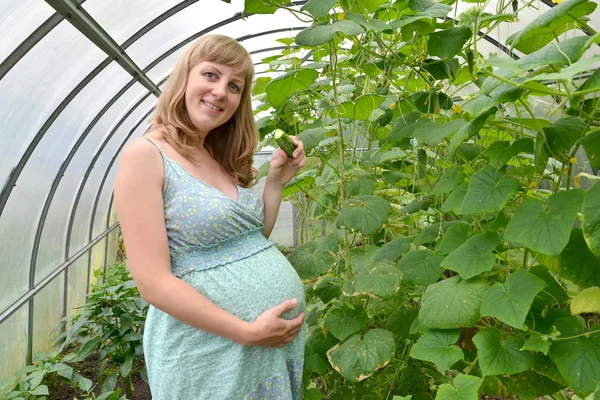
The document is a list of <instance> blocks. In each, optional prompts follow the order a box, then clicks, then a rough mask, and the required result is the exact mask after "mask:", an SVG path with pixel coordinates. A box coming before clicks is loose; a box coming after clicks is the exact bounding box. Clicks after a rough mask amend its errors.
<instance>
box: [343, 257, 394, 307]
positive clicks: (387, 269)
mask: <svg viewBox="0 0 600 400" xmlns="http://www.w3.org/2000/svg"><path fill="white" fill-rule="evenodd" d="M401 282H402V272H400V270H399V269H398V268H396V267H392V266H389V265H387V264H386V263H376V264H375V265H374V266H373V267H372V268H369V270H367V271H364V272H359V273H357V274H356V275H354V277H353V278H352V279H351V280H350V281H348V282H346V284H344V286H343V291H344V294H345V295H347V296H361V295H366V296H371V297H374V298H377V299H390V298H392V297H393V296H394V295H395V294H396V292H397V291H398V289H400V283H401Z"/></svg>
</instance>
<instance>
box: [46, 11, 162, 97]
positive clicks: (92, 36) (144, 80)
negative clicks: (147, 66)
mask: <svg viewBox="0 0 600 400" xmlns="http://www.w3.org/2000/svg"><path fill="white" fill-rule="evenodd" d="M46 3H48V4H49V5H50V6H52V7H53V8H54V9H55V10H56V11H58V12H59V13H60V14H61V15H62V16H63V17H65V19H66V20H68V21H69V22H70V23H71V25H73V26H74V27H75V28H76V29H77V30H78V31H79V32H81V33H83V34H84V35H85V36H86V37H87V38H88V39H89V40H91V41H92V43H94V44H95V45H96V46H97V47H98V48H99V49H100V50H102V51H104V52H105V53H106V54H107V55H108V56H109V57H110V58H111V59H112V60H115V61H116V62H117V63H118V64H119V65H120V66H121V67H122V68H123V69H124V70H125V71H127V72H128V73H129V75H131V76H133V77H134V78H135V79H136V80H137V81H139V82H140V83H141V84H142V85H143V86H144V87H145V88H146V89H148V91H149V92H151V93H154V95H155V96H157V97H158V96H160V89H159V88H158V87H157V86H156V85H155V84H154V82H152V80H151V79H150V78H148V76H147V75H146V74H145V73H144V71H142V70H141V69H140V67H138V66H137V64H136V63H135V62H134V61H133V60H132V59H131V58H130V57H129V56H128V55H127V53H125V49H123V48H122V47H121V46H119V45H118V44H117V42H115V40H114V39H113V38H112V37H111V36H110V35H109V34H108V33H107V32H106V31H105V30H104V28H102V26H100V24H99V23H98V22H96V20H95V19H94V18H92V16H91V15H90V14H88V13H87V11H85V10H84V9H83V7H81V6H80V5H79V4H77V3H75V2H74V1H73V0H46Z"/></svg>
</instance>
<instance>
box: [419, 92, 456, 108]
mask: <svg viewBox="0 0 600 400" xmlns="http://www.w3.org/2000/svg"><path fill="white" fill-rule="evenodd" d="M410 99H411V101H412V102H413V104H414V105H415V107H416V108H417V110H419V111H421V112H422V113H437V112H439V110H449V109H451V108H452V104H453V102H452V99H451V98H450V97H449V96H448V95H447V94H445V93H431V92H417V93H415V94H413V95H412V96H411V98H410Z"/></svg>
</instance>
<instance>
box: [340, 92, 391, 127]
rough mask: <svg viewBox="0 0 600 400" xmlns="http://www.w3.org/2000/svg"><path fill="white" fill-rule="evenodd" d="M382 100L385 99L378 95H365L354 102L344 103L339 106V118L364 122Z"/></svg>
mask: <svg viewBox="0 0 600 400" xmlns="http://www.w3.org/2000/svg"><path fill="white" fill-rule="evenodd" d="M384 100H385V97H383V96H380V95H375V94H365V95H363V96H359V97H357V98H356V99H355V100H354V101H345V102H343V103H342V104H340V106H339V113H340V117H342V118H353V119H358V120H362V121H366V120H368V119H369V116H371V113H372V112H373V110H375V109H376V108H377V107H379V105H380V104H381V103H383V101H384Z"/></svg>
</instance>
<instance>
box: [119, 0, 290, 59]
mask: <svg viewBox="0 0 600 400" xmlns="http://www.w3.org/2000/svg"><path fill="white" fill-rule="evenodd" d="M232 3H233V4H231V5H230V4H226V3H224V2H222V1H220V0H205V1H199V2H198V3H195V4H194V5H191V6H189V7H188V8H187V9H186V12H180V13H177V14H176V15H173V16H172V17H171V18H169V19H167V20H166V21H164V22H163V23H161V24H160V25H159V26H157V27H155V28H154V29H152V30H151V31H150V32H148V33H147V34H146V35H144V37H143V38H141V39H140V40H138V41H137V42H135V43H134V44H132V45H131V46H130V47H129V48H128V49H127V54H128V55H129V56H130V57H131V58H132V59H133V60H134V61H135V63H136V64H137V65H139V66H141V67H142V68H144V67H146V66H147V65H149V64H150V63H151V62H153V61H154V60H155V59H157V58H158V57H159V56H161V55H162V54H164V53H165V52H167V51H169V50H170V49H171V48H173V47H174V46H176V45H177V44H179V43H181V42H183V41H185V40H187V39H188V38H189V37H191V36H192V35H194V34H196V33H198V32H200V31H201V30H204V29H206V28H208V27H210V26H213V25H214V24H217V23H218V22H220V21H222V20H225V19H228V18H230V17H232V16H233V15H234V14H235V13H236V12H239V11H241V10H242V9H243V7H242V5H241V3H242V2H241V1H232ZM232 5H235V6H232ZM208 7H210V12H207V8H208ZM235 24H236V25H239V26H240V27H239V28H234V23H230V24H227V25H225V26H224V27H221V28H217V29H215V30H213V31H211V33H222V34H225V35H228V36H231V37H235V38H238V37H241V36H245V35H249V34H254V33H259V32H261V31H263V30H271V29H277V28H284V27H291V26H299V25H302V24H301V23H300V22H299V21H298V19H296V18H295V17H294V16H293V15H292V14H291V13H289V12H287V11H285V10H279V11H277V12H276V13H275V17H274V16H273V15H252V16H249V17H248V18H247V19H246V20H237V21H236V22H235Z"/></svg>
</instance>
